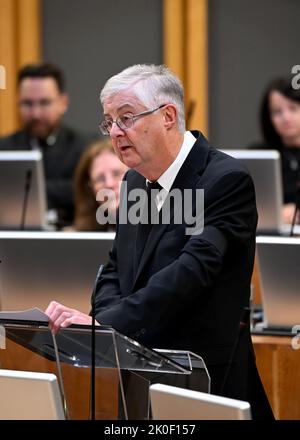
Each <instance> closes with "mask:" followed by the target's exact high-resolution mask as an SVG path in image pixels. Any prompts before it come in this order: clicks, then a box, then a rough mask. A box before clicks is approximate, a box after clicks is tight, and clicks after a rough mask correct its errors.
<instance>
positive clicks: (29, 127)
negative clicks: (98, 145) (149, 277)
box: [0, 63, 87, 228]
mask: <svg viewBox="0 0 300 440" xmlns="http://www.w3.org/2000/svg"><path fill="white" fill-rule="evenodd" d="M68 104H69V99H68V96H67V94H66V92H65V79H64V74H63V72H62V71H61V70H60V69H59V68H58V67H57V66H56V65H53V64H48V63H44V64H32V65H27V66H25V67H23V68H22V69H21V70H20V71H19V74H18V105H19V113H20V118H21V123H22V129H21V130H20V131H17V132H15V133H13V134H11V135H10V136H7V137H3V138H1V139H0V150H32V149H39V150H41V152H42V155H43V161H44V170H45V179H46V190H47V203H48V212H49V214H50V217H51V218H52V221H53V222H54V223H56V224H57V226H58V228H60V227H63V226H66V225H68V224H71V223H72V221H73V216H74V195H73V175H74V171H75V168H76V165H77V162H78V160H79V158H80V156H81V153H82V151H83V149H84V147H85V145H86V143H87V137H86V136H84V135H83V134H80V133H78V132H76V131H75V130H73V129H71V128H69V127H66V126H65V125H63V123H62V119H63V116H64V114H65V113H66V111H67V109H68Z"/></svg>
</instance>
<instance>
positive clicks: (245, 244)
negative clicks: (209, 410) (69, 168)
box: [46, 65, 272, 418]
mask: <svg viewBox="0 0 300 440" xmlns="http://www.w3.org/2000/svg"><path fill="white" fill-rule="evenodd" d="M101 102H102V105H103V108H104V118H105V119H104V121H103V122H102V124H101V126H100V127H101V130H102V133H103V134H109V135H110V137H111V140H112V143H113V145H114V149H115V151H116V153H117V154H118V156H119V158H120V159H121V160H122V161H123V162H124V163H125V164H126V165H127V166H128V167H129V168H131V170H130V171H128V172H127V174H126V175H125V178H124V183H126V190H125V191H124V192H123V196H122V197H121V201H120V210H119V222H118V224H117V233H116V238H115V241H114V246H113V249H112V251H111V254H110V259H109V262H108V264H107V265H106V267H105V269H104V271H103V274H102V276H101V278H100V279H99V281H98V285H97V292H96V296H95V308H96V319H97V321H98V322H99V323H101V324H104V325H111V326H112V327H113V328H115V329H116V330H118V331H119V332H121V333H123V334H125V335H128V336H130V337H132V338H133V339H136V340H137V341H139V342H141V343H142V344H144V345H146V346H149V347H155V348H168V349H183V350H190V351H193V352H195V353H197V354H199V355H201V356H202V357H203V359H204V361H205V362H206V364H207V368H208V371H209V373H210V376H211V391H212V393H215V394H223V395H225V396H229V397H233V398H238V399H242V400H248V401H250V403H251V405H252V412H253V417H254V418H256V417H258V418H259V417H262V418H264V417H272V412H271V410H270V408H269V405H268V402H267V399H266V397H265V394H264V390H263V388H262V385H261V382H260V379H259V376H258V374H257V370H256V366H255V360H254V355H253V347H252V343H251V338H250V331H249V323H247V322H246V321H245V322H243V324H241V321H244V320H243V312H244V310H245V308H247V307H248V306H249V297H250V282H251V275H252V270H253V260H254V253H255V231H256V224H257V212H256V204H255V192H254V187H253V182H252V179H251V177H250V176H249V174H248V172H247V171H246V170H245V169H244V168H243V167H242V165H241V164H240V163H239V162H238V161H236V160H234V159H233V158H231V157H229V156H227V155H225V154H223V153H221V152H219V151H218V150H216V149H215V148H212V147H211V146H209V144H208V142H207V140H206V139H205V138H204V136H203V135H202V134H201V133H199V132H195V131H193V132H190V131H185V120H184V104H183V102H184V100H183V89H182V86H181V84H180V82H179V80H178V79H177V78H176V77H175V76H174V75H173V74H172V73H171V72H170V71H169V70H168V69H167V68H165V67H164V66H153V65H151V66H148V65H137V66H132V67H129V68H128V69H125V70H124V71H123V72H121V73H120V74H118V75H115V76H114V77H112V78H111V79H109V80H108V81H107V83H106V85H105V86H104V88H103V90H102V92H101ZM152 185H153V186H156V192H155V193H154V197H153V200H154V202H155V207H156V210H157V212H158V217H159V220H158V222H157V224H153V225H150V226H149V225H148V226H147V225H144V224H136V223H137V222H136V221H135V219H133V216H132V215H133V212H136V211H135V210H134V208H135V207H134V202H133V201H132V200H134V198H133V197H132V195H133V194H134V192H136V191H140V190H142V189H144V190H145V191H146V190H147V187H148V189H149V187H151V186H152ZM201 190H203V191H204V199H201V197H199V198H198V199H197V191H198V192H199V191H201ZM176 191H177V196H178V194H181V195H182V199H181V200H183V203H181V201H180V197H179V196H178V197H177V201H175V202H174V203H173V204H172V203H169V202H170V196H171V194H172V193H173V194H175V193H176ZM200 194H201V192H200ZM130 195H131V196H130ZM188 196H189V197H190V201H191V203H190V206H191V207H192V208H191V212H192V216H191V215H190V216H186V215H185V214H186V211H187V209H188V206H187V205H188V204H187V203H185V201H186V199H187V197H188ZM175 198H176V197H175ZM178 200H179V202H178ZM197 200H198V201H197ZM203 201H204V226H203V225H202V221H201V217H202V214H203V209H202V214H201V209H200V210H199V209H198V208H199V206H197V204H198V205H199V204H201V203H202V202H203ZM150 206H151V205H150ZM164 207H167V208H168V207H170V210H169V214H170V216H169V221H168V222H164V221H163V218H164V215H163V214H165V212H164ZM202 208H203V206H202ZM197 209H198V211H197ZM167 210H168V209H167ZM124 211H125V214H128V215H127V217H126V215H124ZM142 211H143V213H144V212H145V207H144V208H142ZM154 211H155V210H152V213H153V212H154ZM165 211H166V210H165ZM179 211H181V214H183V215H182V216H181V218H182V221H181V222H179V221H178V213H179ZM196 212H198V214H197V215H195V213H196ZM143 215H144V214H142V216H141V218H144V217H143ZM191 217H193V220H194V221H195V223H196V227H194V228H188V226H191V224H188V222H187V220H186V219H187V218H191ZM156 218H157V217H156ZM124 219H125V220H124ZM199 219H200V220H199ZM197 220H199V221H198V222H197ZM202 226H203V227H202ZM46 313H47V314H48V315H49V317H50V319H51V323H52V326H53V329H54V330H57V329H58V328H59V327H60V326H62V327H65V326H67V325H70V324H71V323H87V324H89V323H90V322H91V318H90V317H87V316H86V315H84V314H82V313H80V312H77V311H75V310H72V309H68V308H67V307H65V306H62V305H60V304H58V303H55V302H52V303H50V305H49V306H48V309H47V310H46ZM258 400H259V401H260V404H259V402H258Z"/></svg>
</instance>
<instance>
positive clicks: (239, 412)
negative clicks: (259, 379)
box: [150, 383, 251, 420]
mask: <svg viewBox="0 0 300 440" xmlns="http://www.w3.org/2000/svg"><path fill="white" fill-rule="evenodd" d="M150 399H151V410H152V417H153V419H154V420H251V408H250V404H249V403H248V402H245V401H242V400H236V399H230V398H228V397H221V396H216V395H214V394H208V393H202V392H200V391H193V390H187V389H184V388H178V387H173V386H170V385H163V384H159V383H157V384H153V385H150Z"/></svg>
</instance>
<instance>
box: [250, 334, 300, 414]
mask: <svg viewBox="0 0 300 440" xmlns="http://www.w3.org/2000/svg"><path fill="white" fill-rule="evenodd" d="M252 341H253V345H254V350H255V355H256V363H257V367H258V370H259V373H260V377H261V379H262V382H263V384H264V387H265V390H266V393H267V395H268V398H269V401H270V404H271V406H272V408H273V412H274V415H275V417H276V419H284V420H300V398H299V396H300V349H297V350H296V349H294V348H293V347H292V338H291V337H288V336H260V335H252ZM299 348H300V345H299Z"/></svg>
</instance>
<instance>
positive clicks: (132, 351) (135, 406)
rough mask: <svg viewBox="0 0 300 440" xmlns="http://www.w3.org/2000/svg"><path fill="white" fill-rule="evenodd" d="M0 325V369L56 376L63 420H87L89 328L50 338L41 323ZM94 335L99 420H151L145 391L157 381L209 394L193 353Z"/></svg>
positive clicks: (110, 333) (109, 333) (103, 332)
mask: <svg viewBox="0 0 300 440" xmlns="http://www.w3.org/2000/svg"><path fill="white" fill-rule="evenodd" d="M0 326H1V329H2V331H1V334H2V347H4V348H3V349H2V350H0V368H2V369H17V370H23V371H44V372H53V373H55V374H56V375H57V377H58V380H59V385H60V390H61V396H62V399H63V402H64V406H65V411H66V417H67V418H69V419H76V418H89V401H90V366H91V327H89V326H71V327H69V328H66V329H61V330H60V331H59V332H58V333H57V334H56V335H53V334H52V332H51V331H50V329H49V327H48V324H47V323H45V322H37V321H36V322H34V321H31V322H30V321H28V322H25V321H18V320H14V321H11V320H7V319H6V320H1V319H0ZM95 336H96V344H95V345H96V350H95V365H96V381H95V384H96V385H95V386H96V390H95V396H96V399H95V406H96V411H95V414H96V418H98V419H100V418H102V419H124V420H128V419H149V418H151V408H150V398H149V386H150V384H152V383H156V382H159V383H165V384H169V385H173V386H180V387H185V388H189V389H194V390H197V391H203V392H210V378H209V375H208V372H207V369H206V366H205V363H204V361H203V359H202V358H201V357H200V356H198V355H196V354H194V353H191V352H188V351H180V350H172V351H171V350H153V349H149V348H146V347H144V346H142V345H141V344H139V343H138V342H137V341H134V340H132V339H130V338H128V337H126V336H124V335H122V334H120V333H118V332H117V331H115V330H114V329H112V328H110V327H102V326H100V327H99V328H98V327H97V329H96V335H95ZM3 338H5V340H4V341H3ZM41 397H42V396H41Z"/></svg>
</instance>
